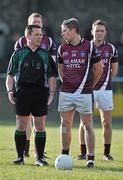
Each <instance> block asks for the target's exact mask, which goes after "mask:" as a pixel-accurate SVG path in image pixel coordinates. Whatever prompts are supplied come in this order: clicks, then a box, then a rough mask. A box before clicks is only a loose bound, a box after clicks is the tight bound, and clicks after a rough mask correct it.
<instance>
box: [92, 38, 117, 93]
mask: <svg viewBox="0 0 123 180" xmlns="http://www.w3.org/2000/svg"><path fill="white" fill-rule="evenodd" d="M92 42H93V41H92ZM96 48H97V49H98V53H99V54H100V55H101V60H102V62H103V73H102V75H101V77H100V79H99V81H98V82H97V84H96V86H95V87H94V90H100V89H102V90H110V89H112V87H111V64H112V63H116V62H118V51H117V49H116V48H115V47H114V45H112V44H111V43H106V42H103V44H102V45H101V46H99V47H96Z"/></svg>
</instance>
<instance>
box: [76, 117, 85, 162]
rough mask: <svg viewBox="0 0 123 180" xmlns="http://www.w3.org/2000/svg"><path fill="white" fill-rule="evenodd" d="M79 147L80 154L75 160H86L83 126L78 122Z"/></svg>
mask: <svg viewBox="0 0 123 180" xmlns="http://www.w3.org/2000/svg"><path fill="white" fill-rule="evenodd" d="M79 145H80V154H79V155H78V157H77V160H84V159H86V144H85V135H84V124H83V122H82V120H80V125H79Z"/></svg>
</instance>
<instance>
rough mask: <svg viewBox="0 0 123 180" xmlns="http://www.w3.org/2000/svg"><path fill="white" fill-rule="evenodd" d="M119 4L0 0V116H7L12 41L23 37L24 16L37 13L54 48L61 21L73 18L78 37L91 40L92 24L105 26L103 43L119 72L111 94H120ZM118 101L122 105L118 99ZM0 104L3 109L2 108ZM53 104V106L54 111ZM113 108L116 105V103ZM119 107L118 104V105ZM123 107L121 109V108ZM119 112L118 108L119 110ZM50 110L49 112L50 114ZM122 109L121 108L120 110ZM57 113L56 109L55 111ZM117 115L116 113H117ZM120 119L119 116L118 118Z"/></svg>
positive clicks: (122, 31)
mask: <svg viewBox="0 0 123 180" xmlns="http://www.w3.org/2000/svg"><path fill="white" fill-rule="evenodd" d="M122 11H123V1H122V0H118V1H117V0H110V1H107V0H103V1H99V0H93V1H92V0H62V1H58V0H21V1H17V0H11V1H10V0H4V1H1V2H0V116H1V117H3V115H4V116H6V114H8V115H9V114H11V108H12V107H11V106H10V104H9V103H8V99H7V95H6V89H5V74H4V73H6V70H7V65H8V62H9V59H10V56H11V54H12V52H13V47H14V44H15V42H16V40H17V39H18V38H19V37H20V36H22V35H23V32H24V29H25V27H26V25H27V19H28V16H29V15H30V14H31V13H33V12H38V13H41V14H42V16H43V19H44V30H45V32H46V34H47V35H49V36H50V37H52V38H53V39H54V41H55V42H56V44H57V46H58V45H59V44H60V41H61V37H60V34H61V31H60V25H61V23H62V21H63V20H64V19H67V18H71V17H75V18H77V19H78V20H79V22H80V25H81V34H82V36H84V37H85V38H87V39H89V40H90V39H91V35H90V30H91V25H92V22H93V21H95V20H96V19H102V20H104V21H106V22H107V23H108V36H107V40H108V41H110V42H111V43H113V44H114V45H115V46H116V47H117V49H118V52H119V70H118V75H117V77H116V78H115V79H114V80H113V88H114V92H115V94H117V93H119V94H122V92H123V12H122ZM120 101H122V102H123V99H122V96H121V97H120ZM3 104H4V105H3ZM56 104H57V98H56V102H54V106H55V107H56ZM116 104H117V103H116ZM120 106H122V104H121V105H120ZM122 107H123V106H122ZM119 108H121V107H119ZM52 109H53V108H51V109H50V112H51V113H52V111H54V110H52ZM121 109H122V108H121ZM55 111H56V112H57V109H55ZM121 111H122V110H121ZM117 114H120V115H122V114H121V113H119V109H118V112H117ZM122 117H123V116H122Z"/></svg>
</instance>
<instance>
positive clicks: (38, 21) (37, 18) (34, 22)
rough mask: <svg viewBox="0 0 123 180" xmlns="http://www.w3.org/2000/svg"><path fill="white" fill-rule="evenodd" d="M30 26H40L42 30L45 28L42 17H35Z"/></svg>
mask: <svg viewBox="0 0 123 180" xmlns="http://www.w3.org/2000/svg"><path fill="white" fill-rule="evenodd" d="M29 25H38V26H40V27H41V28H42V27H43V23H42V19H41V18H40V17H33V18H32V19H31V20H30V23H29Z"/></svg>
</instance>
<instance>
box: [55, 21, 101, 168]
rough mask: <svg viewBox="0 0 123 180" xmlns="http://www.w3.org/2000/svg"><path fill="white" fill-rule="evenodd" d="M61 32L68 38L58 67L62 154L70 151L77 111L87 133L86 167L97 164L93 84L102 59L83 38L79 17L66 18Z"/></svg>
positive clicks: (99, 73)
mask: <svg viewBox="0 0 123 180" xmlns="http://www.w3.org/2000/svg"><path fill="white" fill-rule="evenodd" d="M61 31H62V37H63V39H64V40H65V43H63V44H62V45H60V47H59V49H58V69H59V75H60V78H61V81H62V85H61V91H60V95H59V105H58V111H59V112H60V117H61V127H60V134H61V148H62V154H69V148H70V142H71V127H72V123H73V118H74V114H75V111H78V112H79V114H80V119H81V120H82V123H83V124H84V130H85V134H86V136H85V138H86V145H87V167H88V168H91V167H94V146H95V136H94V129H93V123H92V86H94V85H95V84H96V83H97V81H98V79H99V78H100V76H101V74H102V62H101V60H100V57H99V54H98V55H97V54H96V50H95V49H94V47H93V45H91V44H90V42H89V41H87V40H84V39H82V38H81V36H80V26H79V22H78V20H77V19H75V18H71V19H67V20H65V21H63V23H62V25H61Z"/></svg>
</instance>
